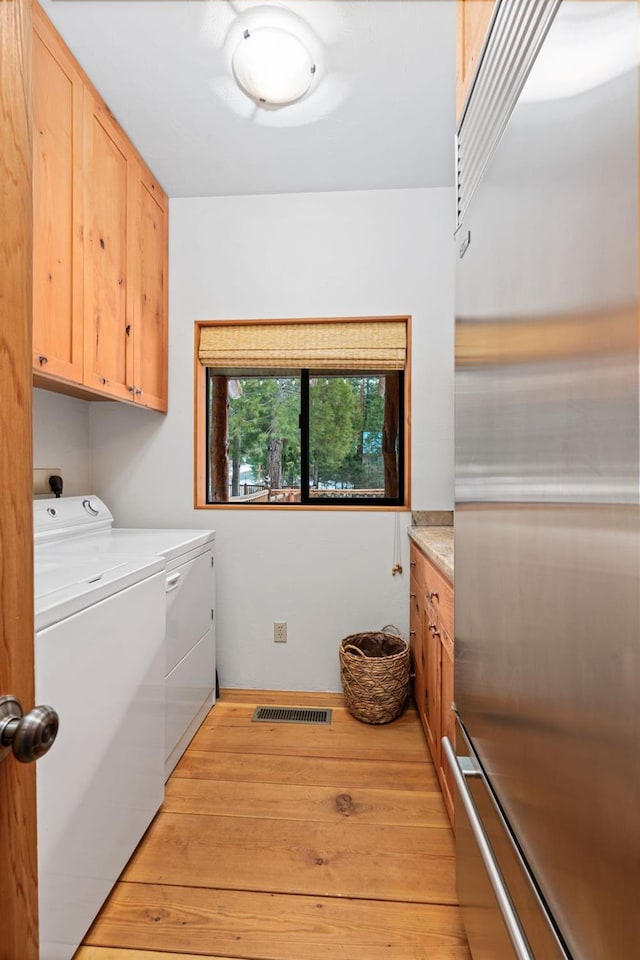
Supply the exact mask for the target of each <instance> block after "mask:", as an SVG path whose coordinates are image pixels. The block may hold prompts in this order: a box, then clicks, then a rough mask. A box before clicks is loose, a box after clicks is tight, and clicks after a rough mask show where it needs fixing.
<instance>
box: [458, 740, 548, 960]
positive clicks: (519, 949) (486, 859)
mask: <svg viewBox="0 0 640 960" xmlns="http://www.w3.org/2000/svg"><path fill="white" fill-rule="evenodd" d="M442 749H443V751H444V755H445V757H446V758H447V762H448V764H449V769H450V770H451V773H452V774H453V779H454V780H455V784H456V787H457V788H458V794H459V797H460V799H461V800H462V805H463V806H464V809H465V813H466V814H467V816H468V818H469V824H470V826H471V830H472V832H473V835H474V837H475V841H476V843H477V844H478V849H479V851H480V856H481V857H482V860H483V863H484V866H485V870H486V871H487V875H488V877H489V882H490V883H491V886H492V888H493V892H494V894H495V897H496V900H497V901H498V906H499V908H500V913H501V914H502V919H503V920H504V923H505V926H506V928H507V933H508V934H509V939H510V940H511V943H512V945H513V949H514V951H515V955H516V958H517V960H534V957H533V954H532V953H531V950H530V949H529V944H528V943H527V940H526V937H525V935H524V933H523V931H522V927H521V926H520V921H519V920H518V917H517V914H516V912H515V910H514V908H513V904H512V903H511V898H510V897H509V894H508V892H507V889H506V887H505V885H504V881H503V879H502V874H501V873H500V868H499V867H498V865H497V863H496V860H495V857H494V855H493V850H492V849H491V846H490V845H489V841H488V839H487V835H486V833H485V831H484V827H483V826H482V823H481V821H480V818H479V816H478V814H477V812H476V808H475V804H474V802H473V799H472V796H471V792H470V790H469V787H468V786H467V784H466V778H467V777H469V776H478V775H479V771H476V770H475V769H469V770H468V771H467V770H465V772H463V771H462V770H461V767H460V760H461V759H463V758H460V759H458V757H456V754H455V752H454V749H453V747H452V746H451V742H450V740H449V738H448V737H443V738H442Z"/></svg>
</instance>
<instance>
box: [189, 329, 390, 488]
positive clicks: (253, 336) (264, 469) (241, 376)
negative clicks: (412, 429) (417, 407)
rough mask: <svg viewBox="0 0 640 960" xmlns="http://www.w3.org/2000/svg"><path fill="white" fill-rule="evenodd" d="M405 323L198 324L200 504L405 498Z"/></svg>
mask: <svg viewBox="0 0 640 960" xmlns="http://www.w3.org/2000/svg"><path fill="white" fill-rule="evenodd" d="M406 324H407V321H406V320H402V321H400V320H396V319H393V320H391V321H389V320H382V321H375V320H368V321H346V320H342V321H295V322H293V321H292V322H291V323H284V322H282V321H278V322H267V321H265V322H263V323H262V324H260V323H258V322H255V323H246V324H236V323H232V322H228V323H219V324H204V323H203V324H199V325H198V327H197V331H196V337H197V359H198V370H197V374H198V378H197V383H199V384H200V386H197V391H199V390H200V389H202V392H203V394H204V397H203V398H202V400H201V402H200V403H199V404H197V411H198V410H199V415H197V425H196V429H197V437H198V442H199V444H202V446H201V447H200V457H197V458H196V459H197V476H198V481H199V482H198V491H197V501H196V503H197V505H198V506H215V505H232V506H239V507H246V506H258V505H260V506H262V505H265V504H272V505H273V504H277V505H278V506H283V507H287V506H290V505H293V506H295V505H298V506H300V505H302V506H307V507H308V506H314V505H321V504H322V505H325V506H334V507H339V506H345V505H347V506H368V507H375V506H378V507H385V506H386V507H389V506H396V507H398V506H403V505H405V502H406V500H407V499H408V498H407V491H406V482H405V481H406V443H407V438H406V437H405V433H406V430H407V428H406V424H407V421H408V418H407V416H406V378H405V367H406V340H407V333H406ZM383 325H384V327H383ZM320 328H324V329H320ZM356 341H358V342H357V343H356ZM283 354H284V355H283ZM295 360H297V361H300V360H302V361H305V360H306V361H307V363H308V365H304V366H302V365H298V364H296V366H293V365H291V364H292V361H295ZM309 361H313V365H311V363H309ZM329 364H331V365H332V366H329ZM333 364H335V368H334V367H333ZM374 364H375V365H376V366H374ZM197 399H198V394H197ZM202 454H203V455H202Z"/></svg>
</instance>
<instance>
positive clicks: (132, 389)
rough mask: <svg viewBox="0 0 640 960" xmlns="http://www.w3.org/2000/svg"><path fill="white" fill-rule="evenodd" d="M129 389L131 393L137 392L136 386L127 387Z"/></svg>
mask: <svg viewBox="0 0 640 960" xmlns="http://www.w3.org/2000/svg"><path fill="white" fill-rule="evenodd" d="M127 390H128V391H129V393H135V392H136V388H135V387H127Z"/></svg>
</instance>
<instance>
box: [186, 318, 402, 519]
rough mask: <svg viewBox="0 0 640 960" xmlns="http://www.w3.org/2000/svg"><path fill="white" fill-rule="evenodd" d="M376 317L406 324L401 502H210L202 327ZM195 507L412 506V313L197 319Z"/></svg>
mask: <svg viewBox="0 0 640 960" xmlns="http://www.w3.org/2000/svg"><path fill="white" fill-rule="evenodd" d="M376 320H380V321H383V320H399V321H402V322H404V323H405V324H406V331H407V355H406V361H405V367H404V424H403V425H402V424H401V429H402V427H404V461H403V466H404V491H403V494H404V497H403V502H402V503H397V504H383V505H379V506H377V505H376V504H375V501H373V500H372V501H371V502H370V503H357V504H351V503H349V502H345V501H344V500H343V501H341V502H340V503H318V504H315V503H288V504H283V503H278V502H276V503H260V504H251V503H207V412H206V383H207V367H205V366H203V365H202V364H201V363H200V360H199V357H198V347H199V343H200V329H201V328H202V327H212V326H219V325H222V324H226V323H232V324H235V325H238V326H239V325H243V324H252V325H256V324H269V323H279V324H282V323H297V324H300V323H364V322H367V323H370V322H371V321H376ZM193 447H194V504H193V505H194V509H196V510H262V511H265V510H288V511H290V512H292V511H294V512H295V511H300V510H312V511H314V510H334V511H344V510H373V511H377V512H384V511H386V512H389V511H394V512H406V511H409V510H410V509H411V506H410V505H411V317H410V316H392V317H390V316H383V317H335V318H327V317H310V318H305V317H295V318H291V319H282V318H280V317H278V318H274V319H269V320H266V319H265V320H196V322H195V325H194V444H193Z"/></svg>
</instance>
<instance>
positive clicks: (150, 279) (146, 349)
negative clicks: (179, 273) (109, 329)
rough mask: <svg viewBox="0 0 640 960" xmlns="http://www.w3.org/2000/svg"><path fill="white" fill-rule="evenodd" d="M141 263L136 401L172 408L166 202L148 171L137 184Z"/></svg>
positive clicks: (135, 352)
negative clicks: (168, 377) (169, 388)
mask: <svg viewBox="0 0 640 960" xmlns="http://www.w3.org/2000/svg"><path fill="white" fill-rule="evenodd" d="M136 205H137V210H136V218H135V219H136V222H137V236H136V240H135V242H134V246H133V251H132V254H133V258H134V260H135V261H136V263H137V270H136V277H137V283H136V289H135V290H134V313H133V320H134V333H135V338H134V350H133V383H134V387H135V398H136V400H137V401H138V402H139V403H141V404H143V405H144V406H147V407H152V408H153V409H154V410H166V409H167V352H168V345H167V200H166V197H165V195H164V193H163V192H162V190H161V189H160V188H159V187H158V184H157V183H156V182H155V181H154V180H153V179H151V178H150V177H149V176H148V175H147V174H146V171H144V170H143V171H141V172H140V175H139V176H138V178H137V182H136Z"/></svg>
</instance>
